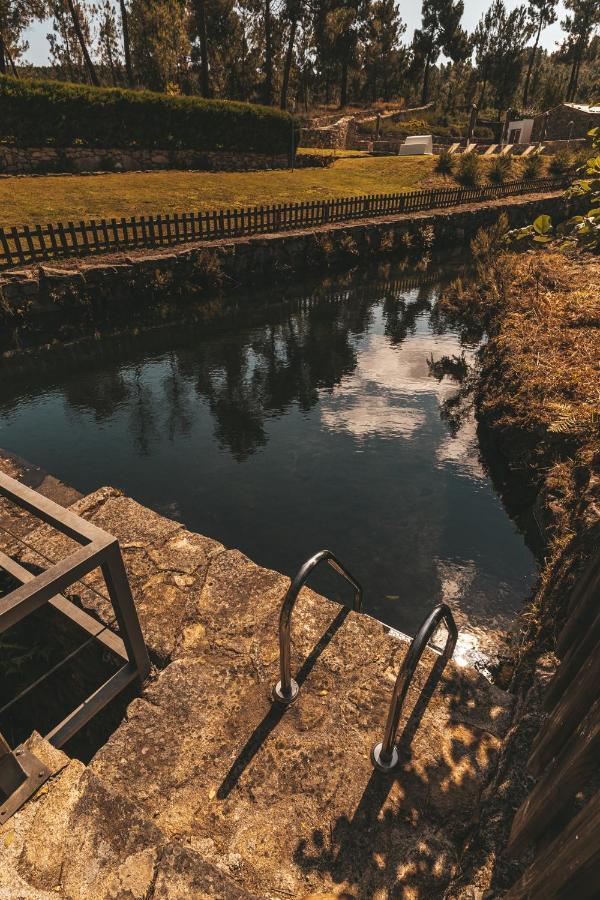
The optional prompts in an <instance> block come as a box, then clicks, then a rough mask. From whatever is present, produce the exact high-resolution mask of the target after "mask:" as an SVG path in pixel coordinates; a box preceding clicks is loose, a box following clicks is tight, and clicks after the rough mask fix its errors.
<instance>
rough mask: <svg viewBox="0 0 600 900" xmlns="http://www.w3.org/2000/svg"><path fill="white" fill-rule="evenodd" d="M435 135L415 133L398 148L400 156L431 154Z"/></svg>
mask: <svg viewBox="0 0 600 900" xmlns="http://www.w3.org/2000/svg"><path fill="white" fill-rule="evenodd" d="M432 153H433V137H432V135H430V134H413V135H411V136H410V137H407V138H406V140H405V141H404V143H403V144H402V146H400V147H399V148H398V156H431V155H432Z"/></svg>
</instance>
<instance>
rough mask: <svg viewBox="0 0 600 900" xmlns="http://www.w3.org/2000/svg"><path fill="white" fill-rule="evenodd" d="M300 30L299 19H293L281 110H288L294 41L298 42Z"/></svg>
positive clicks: (282, 86)
mask: <svg viewBox="0 0 600 900" xmlns="http://www.w3.org/2000/svg"><path fill="white" fill-rule="evenodd" d="M297 28H298V19H292V21H291V22H290V38H289V41H288V45H287V51H286V54H285V63H284V66H283V79H282V82H281V101H280V104H279V105H280V107H281V109H286V108H287V94H288V89H289V86H290V72H291V71H292V59H293V58H294V41H295V40H296V30H297Z"/></svg>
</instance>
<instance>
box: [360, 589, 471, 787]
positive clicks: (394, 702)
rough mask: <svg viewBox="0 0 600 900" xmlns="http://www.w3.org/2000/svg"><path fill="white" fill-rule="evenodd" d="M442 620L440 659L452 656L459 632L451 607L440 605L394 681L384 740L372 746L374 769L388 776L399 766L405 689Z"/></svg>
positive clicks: (429, 616) (409, 650) (417, 635)
mask: <svg viewBox="0 0 600 900" xmlns="http://www.w3.org/2000/svg"><path fill="white" fill-rule="evenodd" d="M442 620H445V622H446V626H447V628H448V638H447V640H446V645H445V647H444V652H443V654H442V655H443V656H444V657H445V658H446V659H450V657H451V656H452V654H453V653H454V648H455V647H456V641H457V639H458V629H457V627H456V623H455V621H454V616H453V615H452V611H451V609H450V607H449V606H448V605H447V604H446V603H440V604H439V606H436V607H435V608H434V609H433V610H432V611H431V612H430V614H429V615H428V616H427V618H426V619H425V620H424V622H423V623H422V624H421V627H420V628H419V630H418V631H417V633H416V635H415V636H414V638H413V640H412V641H411V644H410V647H409V648H408V652H407V654H406V656H405V657H404V660H403V661H402V665H401V666H400V671H399V672H398V677H397V678H396V683H395V685H394V690H393V692H392V699H391V702H390V709H389V712H388V717H387V721H386V725H385V732H384V735H383V740H382V741H381V742H380V743H378V744H375V746H374V747H373V749H372V751H371V759H372V762H373V765H374V766H375V767H376V768H377V769H380V770H381V771H383V772H389V771H390V770H391V769H393V768H394V767H395V766H396V764H397V762H398V758H399V756H398V748H397V746H396V743H395V740H396V732H397V730H398V723H399V721H400V714H401V712H402V706H403V705H404V701H405V699H406V695H407V693H408V688H409V687H410V683H411V681H412V679H413V676H414V674H415V671H416V669H417V666H418V664H419V660H420V659H421V657H422V655H423V653H424V652H425V648H426V647H427V644H428V642H429V640H430V638H431V636H432V635H433V633H434V632H435V631H436V629H437V627H438V626H439V624H440V622H441V621H442Z"/></svg>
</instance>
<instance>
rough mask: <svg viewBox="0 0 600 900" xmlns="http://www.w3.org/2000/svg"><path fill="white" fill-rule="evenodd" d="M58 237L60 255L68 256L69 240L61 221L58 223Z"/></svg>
mask: <svg viewBox="0 0 600 900" xmlns="http://www.w3.org/2000/svg"><path fill="white" fill-rule="evenodd" d="M58 237H59V239H60V252H61V255H64V256H68V254H69V242H68V240H67V234H66V232H65V227H64V225H63V223H62V222H59V223H58Z"/></svg>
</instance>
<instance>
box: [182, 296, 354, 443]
mask: <svg viewBox="0 0 600 900" xmlns="http://www.w3.org/2000/svg"><path fill="white" fill-rule="evenodd" d="M370 315H371V304H370V303H368V302H361V301H360V300H359V302H358V303H357V302H353V303H350V304H347V305H346V304H343V303H340V302H335V301H331V300H330V301H322V300H317V301H312V300H306V301H303V302H301V303H300V304H299V305H298V307H297V309H296V310H294V311H293V312H289V313H288V314H287V317H286V318H285V320H282V321H279V322H276V323H270V324H269V325H267V326H266V327H265V328H264V329H262V330H261V331H254V332H253V333H251V334H250V335H240V336H239V337H237V338H236V337H235V336H229V335H228V336H226V337H223V338H221V339H216V340H213V341H211V342H210V343H206V344H203V345H202V346H201V348H200V352H199V353H198V354H197V355H196V356H195V358H194V361H193V367H194V375H195V383H196V389H197V391H198V393H199V394H201V395H202V396H204V397H206V398H207V400H208V403H209V407H210V410H211V412H212V413H213V415H214V417H215V419H216V436H217V439H218V440H219V442H220V443H221V444H222V445H223V446H226V447H228V448H229V449H230V450H231V452H232V453H233V454H234V456H235V457H236V458H238V459H243V458H245V457H246V456H247V455H248V454H249V453H252V452H253V451H254V450H256V449H257V447H260V446H262V445H264V444H265V443H266V434H265V429H264V423H265V419H266V418H267V417H268V416H269V415H273V414H278V415H280V414H281V413H283V412H284V411H285V410H286V409H287V408H288V407H289V406H290V405H291V404H292V403H297V404H298V406H299V407H300V409H302V410H303V411H305V412H307V411H308V410H310V409H311V408H312V407H313V406H314V405H315V403H317V401H318V397H319V391H320V390H331V389H333V387H334V386H335V385H336V384H339V382H340V380H341V379H342V378H343V377H344V376H345V375H347V374H350V373H351V372H353V371H354V369H355V367H356V351H355V349H354V347H353V346H352V335H353V334H361V333H363V332H364V330H365V329H366V327H367V326H368V324H369V317H370ZM188 365H189V362H188Z"/></svg>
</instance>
